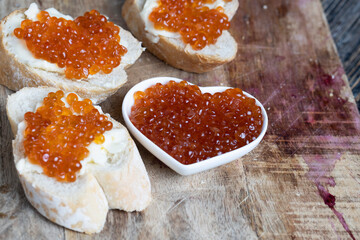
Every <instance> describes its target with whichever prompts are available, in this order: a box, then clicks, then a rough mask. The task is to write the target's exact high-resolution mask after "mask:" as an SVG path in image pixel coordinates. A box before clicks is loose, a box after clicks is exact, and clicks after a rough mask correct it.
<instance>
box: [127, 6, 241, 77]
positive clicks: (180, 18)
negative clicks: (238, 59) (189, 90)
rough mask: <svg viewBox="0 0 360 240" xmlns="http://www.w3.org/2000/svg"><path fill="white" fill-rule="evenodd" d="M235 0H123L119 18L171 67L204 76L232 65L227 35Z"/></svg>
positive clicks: (233, 44) (232, 53)
mask: <svg viewBox="0 0 360 240" xmlns="http://www.w3.org/2000/svg"><path fill="white" fill-rule="evenodd" d="M238 5H239V3H238V0H181V1H177V0H126V2H125V4H124V6H123V9H122V15H123V17H124V19H125V21H126V23H127V26H128V27H129V29H130V30H131V32H132V33H133V34H134V35H135V36H136V37H137V38H138V39H139V40H141V41H142V42H143V44H144V46H145V47H146V48H147V49H148V50H149V51H150V52H151V53H153V54H154V55H156V56H157V57H159V58H160V59H161V60H164V61H165V62H167V63H168V64H170V65H172V66H173V67H176V68H179V69H183V70H185V71H189V72H197V73H202V72H207V71H210V70H212V69H214V68H215V67H217V66H220V65H222V64H224V63H228V62H230V61H232V60H233V59H234V58H235V56H236V52H237V43H236V41H235V40H234V38H233V37H232V36H231V34H230V33H229V29H230V24H231V23H230V21H231V18H232V17H233V16H234V14H235V12H236V10H237V8H238Z"/></svg>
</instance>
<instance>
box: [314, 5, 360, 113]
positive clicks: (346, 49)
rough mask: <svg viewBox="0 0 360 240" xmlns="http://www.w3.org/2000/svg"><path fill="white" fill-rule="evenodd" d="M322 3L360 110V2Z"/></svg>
mask: <svg viewBox="0 0 360 240" xmlns="http://www.w3.org/2000/svg"><path fill="white" fill-rule="evenodd" d="M321 2H322V4H323V8H324V12H325V14H326V17H327V20H328V22H329V27H330V31H331V35H332V36H333V38H334V42H335V44H336V46H337V49H338V52H339V56H340V59H341V61H342V63H343V65H344V70H345V72H346V75H347V76H348V79H349V84H350V87H351V90H352V92H353V94H354V97H355V100H356V102H357V106H358V109H359V110H360V1H359V0H346V1H344V0H321Z"/></svg>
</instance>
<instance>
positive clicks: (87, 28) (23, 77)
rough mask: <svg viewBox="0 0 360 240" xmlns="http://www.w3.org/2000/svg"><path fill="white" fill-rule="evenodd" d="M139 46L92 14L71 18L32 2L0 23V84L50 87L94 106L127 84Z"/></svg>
mask: <svg viewBox="0 0 360 240" xmlns="http://www.w3.org/2000/svg"><path fill="white" fill-rule="evenodd" d="M142 51H143V48H142V47H141V43H140V42H139V41H137V40H136V39H135V38H134V37H133V36H132V35H131V33H129V32H127V31H125V30H124V29H122V28H120V27H119V26H117V25H116V24H114V23H113V22H111V19H108V18H107V17H106V16H104V15H102V14H101V13H100V12H98V11H96V10H91V11H89V12H85V13H84V14H83V16H79V17H77V18H75V19H74V18H72V17H71V16H68V15H64V14H62V13H60V12H59V11H57V10H56V9H54V8H49V9H46V10H40V9H39V8H38V6H37V5H36V4H35V3H32V4H31V5H30V7H29V8H28V9H22V10H17V11H14V12H12V13H11V14H10V15H8V16H7V17H5V18H4V19H3V20H2V21H1V24H0V74H1V76H2V77H1V81H0V83H1V84H3V85H5V86H7V87H8V88H10V89H12V90H19V89H21V88H23V87H36V86H51V87H56V88H60V89H62V90H65V91H73V92H76V93H77V94H79V95H80V96H81V97H84V98H90V99H92V100H93V101H95V102H96V103H99V102H101V101H103V100H105V99H106V98H107V97H108V96H110V95H111V94H113V93H115V92H116V91H117V90H118V89H119V88H120V87H121V86H122V85H123V84H124V83H125V82H126V80H127V75H126V72H125V68H127V67H129V66H131V65H132V64H133V63H134V62H135V61H136V60H137V59H138V58H139V56H140V55H141V53H142Z"/></svg>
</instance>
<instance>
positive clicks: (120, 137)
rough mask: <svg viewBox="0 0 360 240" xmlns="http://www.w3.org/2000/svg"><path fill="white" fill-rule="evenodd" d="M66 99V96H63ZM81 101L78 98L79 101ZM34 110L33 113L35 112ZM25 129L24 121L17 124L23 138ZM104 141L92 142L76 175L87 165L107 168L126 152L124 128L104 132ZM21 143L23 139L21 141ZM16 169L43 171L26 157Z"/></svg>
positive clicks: (84, 170) (18, 163) (101, 112)
mask: <svg viewBox="0 0 360 240" xmlns="http://www.w3.org/2000/svg"><path fill="white" fill-rule="evenodd" d="M65 97H66V96H65ZM65 97H64V98H62V99H61V100H62V101H63V102H65V105H66V107H69V105H68V104H67V103H66V101H65ZM81 100H82V99H81V98H80V97H79V101H81ZM41 105H42V104H37V105H36V109H37V108H38V107H40V106H41ZM94 107H95V108H96V109H97V110H98V111H99V113H100V114H104V113H103V111H102V110H101V108H100V107H99V106H94ZM36 109H34V112H35V111H36ZM25 129H26V123H25V121H22V122H20V123H19V124H18V134H22V136H24V132H25ZM103 135H104V138H105V141H104V143H102V144H96V143H94V142H92V143H91V144H90V145H89V146H88V147H87V149H88V150H89V156H88V157H87V158H85V159H83V160H82V161H80V162H81V165H82V168H81V169H80V171H79V172H78V175H83V174H85V172H86V171H87V169H88V168H87V167H88V164H95V165H99V166H107V165H108V164H110V161H111V159H113V158H114V157H115V156H120V155H121V154H122V153H124V152H126V148H127V146H128V145H127V137H124V136H126V130H125V128H121V129H114V128H113V129H111V130H110V131H106V132H105V133H104V134H103ZM22 141H23V139H22ZM16 168H17V170H18V171H19V173H23V172H36V173H43V169H42V167H41V166H40V165H37V164H32V163H31V162H30V161H29V159H28V158H27V157H25V158H21V159H20V160H19V161H18V162H17V163H16Z"/></svg>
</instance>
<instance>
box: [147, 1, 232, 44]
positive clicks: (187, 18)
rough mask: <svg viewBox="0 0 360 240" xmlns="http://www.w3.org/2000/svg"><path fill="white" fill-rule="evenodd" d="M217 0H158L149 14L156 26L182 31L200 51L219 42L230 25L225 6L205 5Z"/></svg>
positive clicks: (185, 40)
mask: <svg viewBox="0 0 360 240" xmlns="http://www.w3.org/2000/svg"><path fill="white" fill-rule="evenodd" d="M215 1H216V0H158V2H159V6H158V7H157V8H155V9H154V10H153V11H152V12H151V13H150V15H149V19H150V21H152V22H153V23H154V27H155V29H158V30H167V31H169V32H178V33H180V35H181V37H182V40H183V41H184V43H187V44H190V45H191V46H192V48H193V49H195V50H201V49H203V48H204V47H205V46H206V45H210V44H214V43H216V41H217V39H218V38H219V37H220V35H221V34H222V31H223V30H228V29H229V28H230V22H229V20H228V17H227V16H226V14H225V13H224V12H223V11H224V9H223V8H222V7H217V8H216V9H209V7H208V6H206V5H205V4H212V3H214V2H215ZM224 1H225V2H231V0H224Z"/></svg>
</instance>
